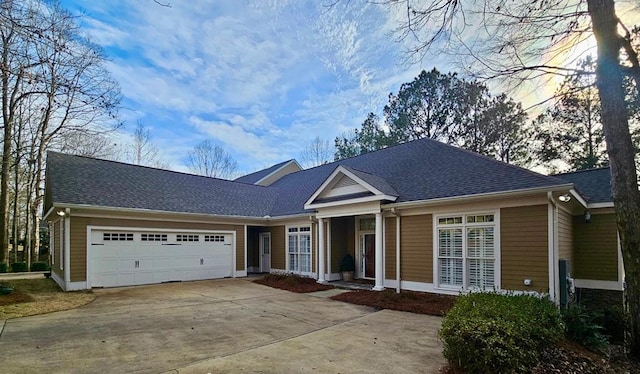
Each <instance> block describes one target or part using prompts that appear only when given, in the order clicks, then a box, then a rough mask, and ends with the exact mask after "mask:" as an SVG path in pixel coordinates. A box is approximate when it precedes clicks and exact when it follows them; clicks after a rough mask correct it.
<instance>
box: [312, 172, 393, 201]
mask: <svg viewBox="0 0 640 374" xmlns="http://www.w3.org/2000/svg"><path fill="white" fill-rule="evenodd" d="M338 174H344V175H346V176H347V177H349V178H351V179H352V180H354V181H355V182H356V183H358V184H359V185H361V186H362V187H364V188H365V189H367V190H368V191H369V192H371V193H372V194H374V195H375V199H373V200H391V201H396V199H398V197H397V196H389V195H386V194H384V193H382V191H380V190H378V189H377V188H375V187H373V186H372V185H370V184H369V183H367V182H365V181H364V180H362V178H360V177H358V176H357V175H355V174H353V173H352V172H350V171H349V170H347V169H346V168H345V167H344V166H342V165H340V166H338V167H337V168H336V169H335V170H334V171H333V172H332V173H331V174H330V175H329V176H328V177H327V179H325V180H324V182H323V183H322V184H321V185H320V187H318V189H317V190H316V191H315V192H314V193H313V195H311V197H310V198H309V200H307V201H306V202H305V203H304V208H305V209H314V208H321V207H324V206H335V205H342V204H344V203H341V204H337V203H320V204H313V201H314V200H315V199H317V198H318V196H320V195H321V194H322V192H323V191H324V190H325V189H326V188H327V187H328V186H330V185H331V183H332V182H333V181H334V180H335V178H336V177H337V176H338ZM346 201H347V202H346V204H349V203H353V202H361V201H372V200H360V199H354V200H346ZM327 204H328V205H327Z"/></svg>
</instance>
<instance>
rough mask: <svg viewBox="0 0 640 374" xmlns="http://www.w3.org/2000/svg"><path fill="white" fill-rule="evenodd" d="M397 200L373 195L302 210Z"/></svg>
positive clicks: (312, 205)
mask: <svg viewBox="0 0 640 374" xmlns="http://www.w3.org/2000/svg"><path fill="white" fill-rule="evenodd" d="M397 199H398V196H390V195H374V196H367V197H359V198H356V199H348V200H338V201H332V202H327V203H315V204H314V203H311V204H304V208H305V209H320V208H328V207H334V206H342V205H349V204H358V203H368V202H371V201H384V200H388V201H396V200H397Z"/></svg>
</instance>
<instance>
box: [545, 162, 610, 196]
mask: <svg viewBox="0 0 640 374" xmlns="http://www.w3.org/2000/svg"><path fill="white" fill-rule="evenodd" d="M555 177H557V178H560V179H563V180H565V181H567V182H569V183H573V185H574V186H575V188H576V190H577V191H578V192H579V193H580V195H581V196H582V197H584V199H585V200H586V201H587V203H610V202H613V197H612V196H611V169H610V168H608V167H605V168H598V169H589V170H580V171H574V172H571V173H563V174H556V175H555Z"/></svg>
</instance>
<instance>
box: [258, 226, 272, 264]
mask: <svg viewBox="0 0 640 374" xmlns="http://www.w3.org/2000/svg"><path fill="white" fill-rule="evenodd" d="M260 271H261V272H263V273H268V272H269V271H271V234H270V233H268V232H263V233H260Z"/></svg>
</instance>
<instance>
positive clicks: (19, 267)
mask: <svg viewBox="0 0 640 374" xmlns="http://www.w3.org/2000/svg"><path fill="white" fill-rule="evenodd" d="M23 271H27V263H26V262H14V263H12V264H11V272H13V273H19V272H23Z"/></svg>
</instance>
